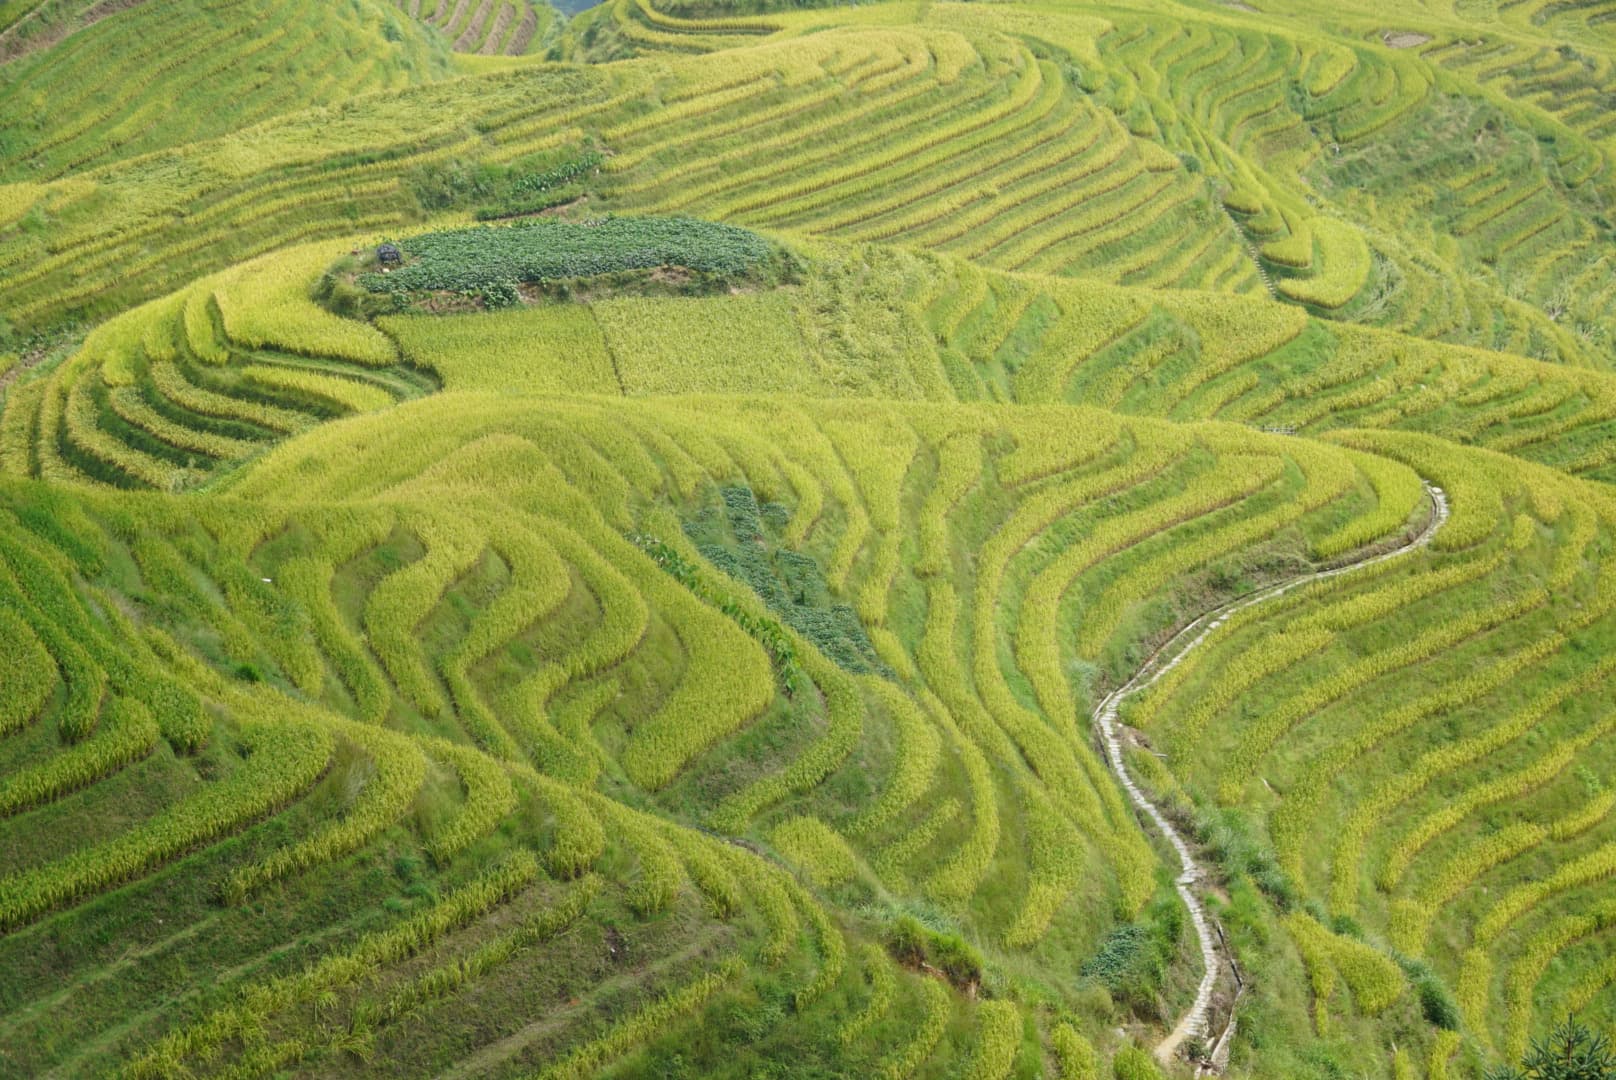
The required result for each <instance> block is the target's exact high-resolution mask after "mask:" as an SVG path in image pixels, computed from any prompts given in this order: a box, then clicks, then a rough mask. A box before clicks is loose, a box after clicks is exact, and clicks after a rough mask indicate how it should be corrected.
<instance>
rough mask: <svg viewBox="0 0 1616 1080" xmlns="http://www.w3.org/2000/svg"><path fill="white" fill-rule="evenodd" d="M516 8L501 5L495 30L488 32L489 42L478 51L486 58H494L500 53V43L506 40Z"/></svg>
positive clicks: (495, 21) (484, 43) (495, 22)
mask: <svg viewBox="0 0 1616 1080" xmlns="http://www.w3.org/2000/svg"><path fill="white" fill-rule="evenodd" d="M515 10H516V9H515V8H513V7H511V6H510V5H509V4H501V5H499V15H498V16H496V17H495V19H494V28H493V29H492V30H490V31H488V40H487V41H484V42H483V47H482V48H480V49H478V50H477V51H478V52H479V53H481V54H482V55H484V56H493V55H494V54H495V53H497V52H498V51H499V43H500V42H502V41H504V40H505V31H507V30H509V29H510V28H511V17H512V14H513V13H514V12H515Z"/></svg>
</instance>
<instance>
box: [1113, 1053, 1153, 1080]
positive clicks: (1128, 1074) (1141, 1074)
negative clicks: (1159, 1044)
mask: <svg viewBox="0 0 1616 1080" xmlns="http://www.w3.org/2000/svg"><path fill="white" fill-rule="evenodd" d="M1111 1073H1112V1075H1114V1076H1115V1077H1116V1080H1162V1073H1161V1070H1160V1069H1158V1068H1156V1063H1155V1062H1154V1061H1152V1060H1150V1055H1149V1054H1147V1053H1145V1052H1144V1051H1143V1050H1141V1049H1139V1047H1137V1046H1132V1045H1129V1046H1124V1047H1123V1048H1122V1049H1121V1050H1119V1051H1117V1056H1116V1057H1114V1058H1112V1059H1111Z"/></svg>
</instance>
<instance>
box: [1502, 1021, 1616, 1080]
mask: <svg viewBox="0 0 1616 1080" xmlns="http://www.w3.org/2000/svg"><path fill="white" fill-rule="evenodd" d="M1487 1080H1616V1054H1612V1053H1611V1049H1610V1042H1609V1041H1608V1040H1607V1039H1606V1038H1605V1037H1604V1036H1603V1035H1596V1034H1594V1033H1593V1032H1592V1031H1589V1030H1588V1029H1587V1028H1586V1027H1584V1026H1583V1025H1582V1024H1579V1023H1577V1022H1576V1021H1574V1020H1567V1021H1566V1022H1565V1023H1563V1024H1561V1025H1559V1026H1558V1027H1556V1028H1555V1029H1554V1030H1553V1031H1551V1032H1549V1035H1548V1038H1545V1039H1533V1040H1532V1047H1531V1049H1530V1050H1528V1051H1527V1052H1526V1057H1524V1058H1523V1059H1521V1065H1520V1068H1518V1069H1517V1068H1503V1069H1497V1070H1494V1071H1492V1072H1489V1073H1488V1074H1487Z"/></svg>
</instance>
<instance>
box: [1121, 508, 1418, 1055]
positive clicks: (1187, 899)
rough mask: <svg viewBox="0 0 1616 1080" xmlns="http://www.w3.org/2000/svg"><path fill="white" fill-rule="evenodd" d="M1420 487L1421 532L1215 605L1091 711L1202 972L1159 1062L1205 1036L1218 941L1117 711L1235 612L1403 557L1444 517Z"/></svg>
mask: <svg viewBox="0 0 1616 1080" xmlns="http://www.w3.org/2000/svg"><path fill="white" fill-rule="evenodd" d="M1422 483H1424V485H1425V493H1426V495H1427V497H1428V498H1429V499H1430V500H1431V517H1430V520H1429V521H1427V522H1426V525H1425V527H1424V528H1423V529H1421V530H1420V532H1419V533H1418V534H1417V535H1416V536H1414V537H1413V538H1412V539H1410V540H1409V541H1408V542H1406V543H1404V544H1401V545H1399V546H1397V547H1395V548H1393V549H1391V550H1390V551H1383V552H1380V553H1379V554H1376V555H1370V556H1367V557H1364V558H1356V559H1353V560H1351V561H1349V562H1346V563H1343V564H1342V565H1340V566H1336V567H1332V568H1330V569H1328V570H1319V571H1315V572H1313V573H1310V574H1301V575H1298V576H1297V577H1293V578H1289V579H1287V580H1285V581H1281V582H1279V583H1277V584H1274V585H1269V586H1267V587H1266V588H1263V589H1259V590H1257V591H1256V592H1253V593H1250V594H1249V595H1247V596H1244V597H1240V598H1238V599H1235V600H1231V601H1229V602H1228V603H1226V604H1223V605H1221V606H1220V607H1216V608H1213V609H1212V610H1211V611H1208V612H1207V613H1206V614H1204V615H1202V616H1201V617H1200V618H1198V619H1195V620H1194V621H1193V622H1191V623H1190V624H1189V625H1187V626H1185V627H1184V629H1182V630H1180V631H1179V632H1178V633H1177V634H1175V635H1173V637H1172V638H1170V639H1169V640H1168V641H1167V643H1166V644H1165V645H1163V646H1162V647H1161V648H1160V649H1158V650H1157V651H1156V652H1154V653H1153V654H1151V656H1150V657H1149V658H1148V659H1147V660H1146V661H1145V662H1144V663H1143V664H1142V665H1140V667H1139V670H1138V672H1136V673H1135V674H1134V677H1133V678H1132V679H1130V680H1128V682H1126V683H1125V684H1123V685H1122V686H1120V687H1118V688H1117V689H1116V690H1113V691H1112V692H1111V693H1110V694H1107V695H1106V696H1105V697H1104V698H1103V699H1101V701H1100V703H1099V705H1097V706H1095V709H1094V719H1093V724H1094V727H1095V728H1096V729H1097V731H1098V733H1099V735H1100V738H1101V741H1102V742H1103V743H1104V744H1105V758H1106V761H1107V762H1109V763H1110V765H1111V768H1112V770H1113V771H1114V772H1115V773H1116V774H1117V778H1118V780H1120V781H1121V783H1122V786H1123V788H1124V789H1126V790H1127V792H1128V798H1129V799H1131V800H1133V803H1134V805H1135V806H1137V807H1139V809H1141V810H1143V811H1144V812H1145V814H1146V816H1148V817H1149V818H1150V820H1151V821H1153V822H1154V823H1155V825H1156V828H1157V829H1158V830H1160V831H1161V834H1162V836H1163V837H1165V838H1166V840H1167V842H1168V843H1169V844H1171V845H1172V848H1173V850H1174V851H1175V852H1177V854H1178V859H1179V865H1180V866H1181V867H1182V868H1183V869H1182V871H1181V872H1180V873H1179V875H1178V878H1177V880H1176V881H1175V883H1174V884H1175V885H1176V886H1177V889H1178V895H1179V896H1180V897H1181V898H1182V899H1183V901H1184V906H1185V907H1187V908H1189V911H1190V921H1191V923H1192V924H1193V925H1194V927H1195V938H1196V942H1197V944H1198V945H1199V947H1200V950H1201V960H1202V963H1203V969H1202V974H1201V982H1200V985H1199V986H1198V987H1197V988H1196V991H1195V1000H1194V1001H1193V1002H1191V1004H1190V1007H1189V1008H1188V1009H1187V1010H1185V1012H1184V1015H1183V1016H1181V1017H1180V1018H1179V1021H1178V1023H1177V1024H1176V1025H1174V1027H1173V1030H1172V1031H1171V1032H1170V1033H1169V1034H1168V1035H1167V1037H1166V1038H1165V1039H1163V1040H1162V1041H1161V1042H1160V1043H1159V1044H1157V1046H1156V1058H1157V1060H1158V1061H1160V1062H1162V1064H1164V1065H1165V1064H1167V1063H1168V1062H1170V1061H1172V1060H1173V1058H1174V1057H1175V1056H1176V1055H1177V1053H1178V1050H1179V1047H1181V1046H1182V1045H1183V1044H1184V1042H1185V1040H1186V1039H1189V1038H1192V1037H1196V1038H1199V1037H1202V1036H1204V1035H1205V1034H1206V1033H1207V1030H1208V1028H1209V1027H1210V1025H1211V1013H1212V993H1213V991H1214V990H1215V989H1216V988H1217V982H1218V943H1217V941H1216V940H1215V939H1214V936H1213V931H1212V927H1211V924H1210V922H1209V921H1208V919H1207V915H1206V909H1205V907H1204V906H1203V905H1202V904H1201V901H1200V899H1199V898H1198V897H1197V896H1196V895H1195V893H1194V892H1192V891H1191V887H1192V886H1193V885H1194V884H1195V883H1196V882H1198V881H1200V880H1202V879H1203V878H1205V877H1206V871H1205V870H1204V869H1203V867H1202V865H1201V863H1200V862H1199V860H1197V858H1196V855H1195V852H1194V850H1193V849H1192V848H1191V846H1190V844H1189V842H1188V841H1186V840H1185V838H1184V835H1183V833H1182V832H1180V831H1179V830H1178V829H1177V828H1175V827H1174V825H1173V823H1172V822H1171V821H1169V820H1168V819H1167V815H1166V814H1165V813H1164V812H1163V811H1162V808H1161V807H1160V806H1158V805H1157V804H1156V803H1155V802H1153V801H1152V800H1151V799H1150V797H1149V796H1147V795H1146V794H1145V793H1144V790H1143V789H1142V788H1140V786H1139V785H1138V783H1136V782H1135V780H1134V778H1133V776H1132V775H1131V774H1130V773H1129V772H1128V767H1127V765H1126V763H1125V762H1124V761H1123V759H1122V739H1121V736H1120V735H1119V734H1118V727H1119V723H1118V720H1117V710H1118V708H1119V707H1120V706H1121V705H1122V703H1123V702H1124V701H1126V700H1127V699H1128V698H1130V697H1132V696H1133V695H1134V694H1137V693H1139V692H1140V691H1143V690H1147V689H1149V688H1150V687H1151V686H1152V685H1154V684H1155V682H1156V680H1158V679H1160V678H1161V677H1162V676H1163V675H1165V674H1167V673H1168V672H1169V671H1171V670H1172V669H1173V668H1174V667H1176V666H1177V665H1178V663H1179V662H1180V661H1181V660H1183V659H1184V657H1186V656H1188V655H1189V654H1190V653H1191V652H1193V651H1194V650H1195V648H1196V646H1198V645H1200V644H1201V643H1203V642H1204V641H1205V640H1206V639H1207V638H1208V637H1210V636H1211V635H1212V633H1213V632H1214V631H1216V630H1217V628H1218V627H1220V626H1222V625H1223V624H1224V622H1226V621H1227V620H1228V619H1229V617H1230V616H1231V615H1233V614H1235V613H1236V612H1238V611H1243V610H1245V609H1246V608H1252V607H1256V606H1257V605H1258V604H1261V603H1264V602H1266V601H1269V600H1273V599H1276V598H1278V597H1280V596H1283V595H1284V594H1285V593H1288V592H1290V591H1291V590H1292V589H1295V588H1297V587H1298V586H1301V585H1306V584H1307V583H1309V582H1313V581H1323V580H1325V579H1327V578H1332V577H1338V576H1340V575H1342V574H1348V573H1351V572H1352V571H1354V570H1361V569H1364V568H1365V567H1369V566H1374V565H1375V564H1376V563H1381V562H1385V561H1386V560H1388V559H1395V558H1397V557H1399V556H1402V555H1407V554H1409V553H1410V552H1413V551H1417V550H1418V549H1420V548H1422V547H1424V546H1426V545H1427V544H1429V543H1430V542H1431V539H1432V538H1433V537H1435V536H1436V534H1437V532H1438V531H1439V530H1440V529H1441V528H1442V526H1443V525H1444V524H1445V523H1446V522H1447V520H1448V499H1447V495H1446V494H1445V493H1444V492H1443V490H1442V489H1441V488H1439V487H1434V486H1433V485H1432V484H1431V483H1430V482H1429V481H1422ZM1231 959H1232V957H1231ZM1231 1022H1232V1021H1231ZM1225 1043H1226V1040H1225V1039H1222V1038H1220V1039H1219V1040H1218V1046H1219V1048H1220V1049H1223V1050H1224V1051H1225V1055H1226V1053H1227V1051H1226V1045H1225ZM1223 1060H1224V1061H1227V1060H1228V1059H1227V1056H1223Z"/></svg>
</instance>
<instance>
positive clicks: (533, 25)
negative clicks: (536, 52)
mask: <svg viewBox="0 0 1616 1080" xmlns="http://www.w3.org/2000/svg"><path fill="white" fill-rule="evenodd" d="M538 30H539V13H538V12H537V11H535V10H534V9H533V7H532V6H531V5H529V6H528V9H527V11H526V13H525V14H523V16H522V25H521V26H518V27H517V28H516V36H515V37H513V38H511V47H510V48H509V49H506V50H505V52H506V53H507V54H508V55H510V56H521V55H522V54H523V53H525V52H527V46H528V43H529V42H530V41H532V40H533V35H534V34H536V33H538Z"/></svg>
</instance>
